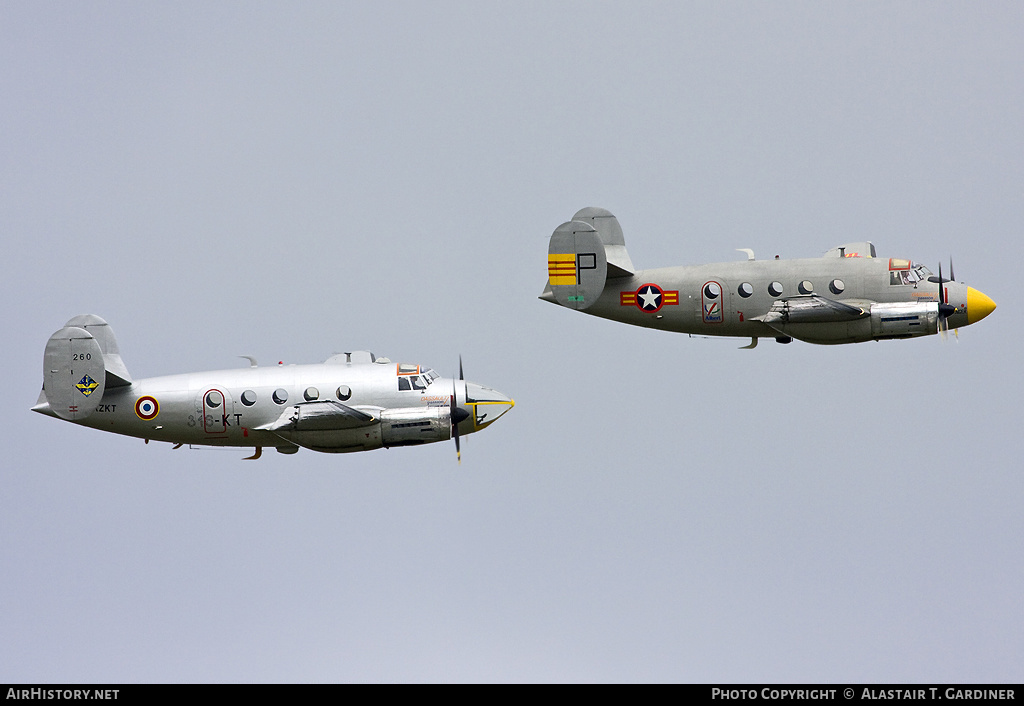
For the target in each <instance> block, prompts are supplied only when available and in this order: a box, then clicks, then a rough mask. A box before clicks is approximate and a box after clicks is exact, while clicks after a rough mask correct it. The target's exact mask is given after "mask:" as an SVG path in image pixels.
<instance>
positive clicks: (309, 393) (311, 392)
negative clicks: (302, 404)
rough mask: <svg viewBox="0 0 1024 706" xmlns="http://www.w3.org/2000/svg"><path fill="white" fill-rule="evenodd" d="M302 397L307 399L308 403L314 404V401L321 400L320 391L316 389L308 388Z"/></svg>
mask: <svg viewBox="0 0 1024 706" xmlns="http://www.w3.org/2000/svg"><path fill="white" fill-rule="evenodd" d="M302 396H303V397H305V398H306V402H312V401H313V400H318V399H320V390H318V389H316V388H315V387H307V388H306V391H305V392H303V393H302Z"/></svg>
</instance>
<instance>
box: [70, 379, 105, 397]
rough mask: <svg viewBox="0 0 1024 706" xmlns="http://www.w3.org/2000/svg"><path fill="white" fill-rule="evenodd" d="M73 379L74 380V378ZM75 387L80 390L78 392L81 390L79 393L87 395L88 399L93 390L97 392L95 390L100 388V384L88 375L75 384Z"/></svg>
mask: <svg viewBox="0 0 1024 706" xmlns="http://www.w3.org/2000/svg"><path fill="white" fill-rule="evenodd" d="M72 379H74V378H72ZM75 387H77V388H78V390H79V391H80V392H81V393H82V394H83V395H85V396H86V397H88V396H89V395H91V394H92V392H93V390H95V389H96V388H97V387H99V383H98V382H96V381H95V380H93V379H92V378H91V377H89V376H88V375H86V376H85V377H84V378H82V379H81V380H79V381H78V382H77V383H76V384H75Z"/></svg>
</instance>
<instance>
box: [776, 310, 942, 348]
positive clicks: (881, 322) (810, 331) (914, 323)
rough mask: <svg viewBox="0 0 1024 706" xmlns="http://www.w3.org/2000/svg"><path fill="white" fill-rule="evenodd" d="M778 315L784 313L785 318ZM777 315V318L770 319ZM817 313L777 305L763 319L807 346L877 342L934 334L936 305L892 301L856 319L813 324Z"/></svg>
mask: <svg viewBox="0 0 1024 706" xmlns="http://www.w3.org/2000/svg"><path fill="white" fill-rule="evenodd" d="M782 313H785V314H788V316H786V317H785V318H784V317H783V316H781V314H782ZM773 314H778V315H777V316H774V317H773V316H772V315H773ZM815 315H817V310H810V309H809V308H808V310H807V311H806V312H805V311H803V310H796V311H794V310H793V309H786V308H785V307H783V306H782V305H780V304H776V306H773V307H772V311H771V312H769V316H766V317H765V323H768V324H769V325H770V326H771V327H772V328H774V329H775V330H776V331H779V332H781V333H784V334H786V335H787V336H792V337H793V338H796V339H799V340H801V341H806V342H807V343H819V344H824V345H834V344H840V343H861V342H864V341H880V340H884V339H887V338H912V337H914V336H927V335H928V334H932V333H938V330H939V305H938V303H937V302H896V303H889V304H872V305H871V307H870V309H868V310H866V311H862V313H861V315H860V317H859V318H851V320H848V321H828V320H826V321H821V322H815V321H814V320H813V318H811V317H813V316H815Z"/></svg>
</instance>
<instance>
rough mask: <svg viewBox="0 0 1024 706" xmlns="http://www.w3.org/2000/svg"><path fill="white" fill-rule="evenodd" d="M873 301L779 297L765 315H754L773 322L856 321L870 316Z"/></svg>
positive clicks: (770, 324) (756, 319) (769, 322)
mask: <svg viewBox="0 0 1024 706" xmlns="http://www.w3.org/2000/svg"><path fill="white" fill-rule="evenodd" d="M870 310H871V302H867V301H865V302H860V301H856V302H853V303H848V302H837V301H836V300H834V299H828V298H827V297H822V296H819V295H817V294H809V295H807V296H803V297H789V298H788V299H777V300H775V302H774V303H773V304H772V308H771V309H769V310H768V313H766V314H764V315H763V316H755V317H752V318H753V319H754V320H755V321H761V322H764V323H766V324H768V325H769V326H772V325H773V324H824V323H839V322H843V321H855V320H857V319H863V318H864V317H865V316H870Z"/></svg>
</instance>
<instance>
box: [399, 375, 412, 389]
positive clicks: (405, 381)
mask: <svg viewBox="0 0 1024 706" xmlns="http://www.w3.org/2000/svg"><path fill="white" fill-rule="evenodd" d="M398 389H399V390H411V389H412V385H410V384H409V378H408V377H400V378H398Z"/></svg>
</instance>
